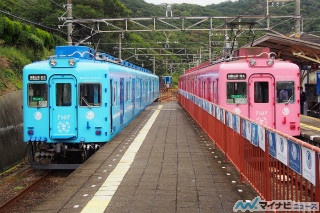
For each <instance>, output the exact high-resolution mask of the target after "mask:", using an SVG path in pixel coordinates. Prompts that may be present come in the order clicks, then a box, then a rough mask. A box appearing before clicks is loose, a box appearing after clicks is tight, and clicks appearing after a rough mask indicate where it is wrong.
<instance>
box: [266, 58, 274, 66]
mask: <svg viewBox="0 0 320 213" xmlns="http://www.w3.org/2000/svg"><path fill="white" fill-rule="evenodd" d="M267 64H268V66H272V65H273V64H274V60H273V59H271V58H270V59H268V60H267Z"/></svg>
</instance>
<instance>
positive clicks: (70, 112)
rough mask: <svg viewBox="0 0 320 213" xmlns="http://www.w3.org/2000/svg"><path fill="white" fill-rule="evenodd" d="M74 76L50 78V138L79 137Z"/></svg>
mask: <svg viewBox="0 0 320 213" xmlns="http://www.w3.org/2000/svg"><path fill="white" fill-rule="evenodd" d="M76 83H77V81H76V79H75V77H74V76H72V75H54V76H52V77H51V78H50V80H49V84H50V88H49V90H50V92H49V94H50V117H51V119H50V138H51V139H75V138H76V137H77V131H76V130H77V128H78V127H77V107H76V106H77V101H76V97H77V94H76V93H77V90H76Z"/></svg>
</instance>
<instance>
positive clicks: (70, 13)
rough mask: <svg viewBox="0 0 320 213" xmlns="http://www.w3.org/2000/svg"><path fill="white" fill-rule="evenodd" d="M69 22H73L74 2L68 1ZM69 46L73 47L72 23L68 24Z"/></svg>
mask: <svg viewBox="0 0 320 213" xmlns="http://www.w3.org/2000/svg"><path fill="white" fill-rule="evenodd" d="M67 15H68V17H67V20H72V19H73V17H72V0H67ZM67 29H68V46H71V45H72V38H71V33H72V22H69V23H68V28H67Z"/></svg>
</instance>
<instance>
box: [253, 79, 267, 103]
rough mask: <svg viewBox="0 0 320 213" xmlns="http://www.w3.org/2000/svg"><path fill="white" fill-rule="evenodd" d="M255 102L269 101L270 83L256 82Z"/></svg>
mask: <svg viewBox="0 0 320 213" xmlns="http://www.w3.org/2000/svg"><path fill="white" fill-rule="evenodd" d="M254 102H255V103H269V83H268V82H254Z"/></svg>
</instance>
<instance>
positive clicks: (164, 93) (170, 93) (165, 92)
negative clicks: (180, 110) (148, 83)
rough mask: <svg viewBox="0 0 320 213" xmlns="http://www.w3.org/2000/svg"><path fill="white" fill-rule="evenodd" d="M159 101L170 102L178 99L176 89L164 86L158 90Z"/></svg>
mask: <svg viewBox="0 0 320 213" xmlns="http://www.w3.org/2000/svg"><path fill="white" fill-rule="evenodd" d="M158 100H159V102H170V101H177V100H178V89H175V88H165V89H161V90H160V94H159V99H158Z"/></svg>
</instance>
